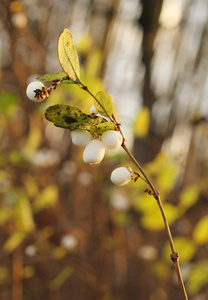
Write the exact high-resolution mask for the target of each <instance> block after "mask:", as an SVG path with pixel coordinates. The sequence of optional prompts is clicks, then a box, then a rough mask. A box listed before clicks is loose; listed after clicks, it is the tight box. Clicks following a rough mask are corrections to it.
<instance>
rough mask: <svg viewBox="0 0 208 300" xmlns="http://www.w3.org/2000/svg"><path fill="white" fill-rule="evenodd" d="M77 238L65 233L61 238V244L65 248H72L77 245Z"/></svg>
mask: <svg viewBox="0 0 208 300" xmlns="http://www.w3.org/2000/svg"><path fill="white" fill-rule="evenodd" d="M77 243H78V242H77V239H76V238H75V237H74V236H73V235H71V234H67V235H65V236H64V237H63V238H62V239H61V245H62V247H64V248H65V249H67V250H73V249H75V248H76V247H77Z"/></svg>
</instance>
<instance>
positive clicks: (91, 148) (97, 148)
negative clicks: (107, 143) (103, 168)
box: [83, 140, 105, 164]
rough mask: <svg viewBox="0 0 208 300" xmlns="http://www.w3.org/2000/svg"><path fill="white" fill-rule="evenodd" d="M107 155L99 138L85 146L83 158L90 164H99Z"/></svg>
mask: <svg viewBox="0 0 208 300" xmlns="http://www.w3.org/2000/svg"><path fill="white" fill-rule="evenodd" d="M104 155H105V147H104V146H103V144H102V142H101V141H99V140H92V141H91V142H89V144H88V145H87V146H86V147H85V149H84V153H83V160H84V162H86V163H88V164H99V163H100V162H101V161H102V160H103V158H104Z"/></svg>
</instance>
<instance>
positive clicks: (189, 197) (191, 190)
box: [179, 184, 200, 209]
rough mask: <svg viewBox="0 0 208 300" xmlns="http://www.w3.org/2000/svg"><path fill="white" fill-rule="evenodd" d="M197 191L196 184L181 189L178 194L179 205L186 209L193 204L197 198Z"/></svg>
mask: <svg viewBox="0 0 208 300" xmlns="http://www.w3.org/2000/svg"><path fill="white" fill-rule="evenodd" d="M199 192H200V188H199V185H198V184H193V185H191V186H188V187H186V188H185V189H183V191H182V192H181V194H180V204H179V205H180V207H182V208H185V209H187V208H189V207H191V206H193V205H194V204H195V203H196V202H197V200H198V196H199Z"/></svg>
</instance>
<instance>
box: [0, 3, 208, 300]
mask: <svg viewBox="0 0 208 300" xmlns="http://www.w3.org/2000/svg"><path fill="white" fill-rule="evenodd" d="M207 24H208V2H207V1H206V0H198V1H193V0H143V1H142V0H128V1H127V0H120V1H119V0H111V1H110V0H76V1H74V0H71V1H70V0H68V1H67V0H59V1H52V0H45V1H40V0H22V1H9V0H0V67H1V68H0V232H1V234H0V298H1V300H10V299H11V300H39V299H44V300H48V299H50V300H63V299H70V300H83V299H85V300H94V299H95V300H97V299H99V300H101V299H102V300H140V299H142V300H158V299H160V300H167V299H168V300H180V299H183V298H182V296H181V291H180V288H179V285H178V283H177V280H176V276H175V273H174V266H173V264H172V262H171V261H170V253H171V251H170V248H169V245H168V242H167V236H166V232H165V230H164V224H163V222H162V218H161V216H160V212H159V209H158V207H157V203H156V201H155V200H154V198H153V197H151V196H149V195H148V194H146V193H144V190H145V188H147V186H146V184H145V183H144V182H142V181H140V180H138V181H137V182H136V183H133V182H131V183H129V184H128V185H127V186H124V187H115V186H113V185H112V183H111V182H110V173H111V172H112V170H113V169H114V168H115V167H119V166H131V167H132V168H133V170H134V171H137V170H136V169H135V167H134V166H133V165H132V163H131V162H130V161H129V159H128V157H127V156H126V155H125V153H124V152H123V151H116V152H115V151H114V152H111V153H108V154H107V155H106V157H105V159H104V160H103V162H102V163H101V164H100V165H95V166H88V165H86V164H85V163H84V162H83V160H82V153H83V149H82V148H80V147H76V146H74V145H73V144H72V143H71V140H70V131H69V130H65V129H61V128H56V127H55V126H54V125H53V124H52V123H49V122H47V121H46V119H45V118H44V112H45V109H46V108H47V107H48V106H50V105H54V104H57V103H60V104H63V103H65V104H69V105H74V106H77V107H79V108H80V109H82V110H83V111H84V112H86V113H89V109H90V107H91V105H92V104H93V99H92V98H90V97H89V96H88V95H87V94H86V93H85V92H84V91H82V90H81V89H79V88H78V87H77V86H71V85H67V84H65V85H64V84H63V85H61V86H59V87H58V88H57V89H56V90H55V91H54V92H53V93H52V94H51V96H50V98H49V99H48V100H46V101H43V102H42V103H33V102H31V101H30V100H28V99H27V97H26V94H25V90H26V87H27V85H28V83H29V82H30V81H32V80H34V79H35V78H36V77H37V76H39V75H43V74H45V73H50V72H59V71H61V67H60V64H59V61H58V55H57V41H58V37H59V35H60V34H61V32H62V31H63V29H64V28H68V29H69V30H70V31H71V33H72V35H73V37H74V41H75V44H76V46H77V50H78V53H79V58H80V64H81V79H82V81H83V82H84V83H85V84H86V85H87V86H88V87H89V89H90V90H91V91H92V92H93V93H97V92H98V91H99V90H104V91H106V92H108V93H109V94H110V95H111V97H112V98H113V101H114V105H115V111H116V116H117V118H118V120H119V121H120V122H121V123H122V129H123V132H124V134H125V136H126V139H127V144H128V145H129V147H130V148H131V149H132V151H133V153H134V155H135V156H136V158H137V159H138V161H139V162H140V164H141V165H142V166H143V167H144V169H145V171H146V173H147V174H148V175H149V176H150V178H151V180H152V181H153V183H154V184H155V186H156V188H157V189H158V190H159V191H160V194H161V199H162V201H163V203H164V208H165V211H166V214H167V217H168V220H169V223H170V226H171V231H172V233H173V237H174V241H175V246H176V250H177V251H179V254H180V264H181V268H182V274H183V278H184V281H185V285H186V287H187V291H188V294H189V297H190V299H192V300H207V299H208V284H207V278H208V184H207V180H208V163H207V162H208V150H207V149H208V131H207V129H208V123H207V121H208V75H207V69H208V51H207V49H208V48H207V46H208V26H207Z"/></svg>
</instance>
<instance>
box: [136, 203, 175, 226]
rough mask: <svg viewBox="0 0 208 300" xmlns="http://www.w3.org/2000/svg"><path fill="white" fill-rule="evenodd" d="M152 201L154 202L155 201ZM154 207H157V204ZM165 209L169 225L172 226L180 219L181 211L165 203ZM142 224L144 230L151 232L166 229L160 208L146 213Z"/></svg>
mask: <svg viewBox="0 0 208 300" xmlns="http://www.w3.org/2000/svg"><path fill="white" fill-rule="evenodd" d="M152 200H153V201H154V199H152ZM155 203H156V201H155ZM152 205H153V206H155V204H153V203H152ZM163 207H164V210H165V213H166V217H167V219H168V222H169V224H172V223H173V222H174V221H176V220H177V219H178V218H179V217H180V213H179V210H178V208H177V207H176V206H173V205H172V204H169V203H164V204H163ZM141 223H142V225H143V226H144V228H147V229H149V230H161V229H164V228H165V225H164V222H163V219H162V216H161V212H160V210H159V207H158V208H155V210H148V211H146V212H145V214H144V215H143V216H142V218H141Z"/></svg>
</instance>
